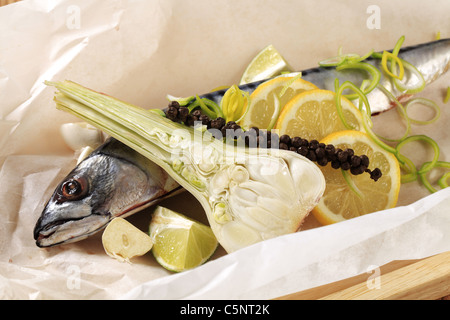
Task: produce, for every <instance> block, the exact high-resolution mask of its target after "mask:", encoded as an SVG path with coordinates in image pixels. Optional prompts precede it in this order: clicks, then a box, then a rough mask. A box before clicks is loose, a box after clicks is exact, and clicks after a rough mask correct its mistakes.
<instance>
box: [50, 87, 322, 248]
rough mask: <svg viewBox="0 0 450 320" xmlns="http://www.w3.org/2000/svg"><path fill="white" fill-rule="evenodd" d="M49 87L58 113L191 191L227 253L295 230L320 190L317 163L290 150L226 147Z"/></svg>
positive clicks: (97, 98)
mask: <svg viewBox="0 0 450 320" xmlns="http://www.w3.org/2000/svg"><path fill="white" fill-rule="evenodd" d="M47 84H48V85H52V86H54V87H56V88H57V89H58V90H59V92H57V93H56V95H55V101H56V103H57V108H59V109H61V110H65V111H68V112H70V113H72V114H74V115H76V116H78V117H80V118H81V119H83V120H85V121H87V122H89V123H91V124H93V125H94V126H96V127H98V128H99V129H102V130H103V131H105V132H106V133H108V134H110V135H111V136H113V137H115V138H116V139H118V140H120V141H121V142H123V143H124V144H126V145H128V146H130V147H131V148H133V149H135V150H136V151H138V152H140V153H142V154H143V155H144V156H146V157H147V158H149V159H150V160H151V161H153V162H155V163H156V164H158V165H159V166H160V167H162V168H163V169H164V170H165V171H166V172H167V173H168V174H169V175H171V176H172V177H173V178H174V179H175V180H176V181H177V182H178V183H179V184H180V185H181V186H183V187H184V188H185V189H186V190H187V191H189V192H190V193H192V195H194V196H195V197H196V198H197V199H198V201H199V202H200V203H201V205H202V207H203V208H204V210H205V212H206V215H207V217H208V221H209V224H210V226H211V228H212V230H213V232H214V234H215V236H216V237H217V239H218V241H219V242H220V244H221V245H222V247H223V248H224V249H225V250H226V251H227V252H232V251H235V250H238V249H240V248H242V247H245V246H248V245H251V244H253V243H256V242H258V241H261V240H265V239H269V238H273V237H276V236H279V235H283V234H286V233H291V232H295V231H297V229H298V226H299V225H300V224H301V222H302V221H303V219H304V218H305V217H306V216H307V214H308V213H309V212H310V211H311V210H312V209H313V208H314V207H315V206H316V204H317V202H318V201H319V199H320V198H321V196H322V194H323V192H324V190H325V179H324V177H323V174H322V172H321V171H320V169H319V168H318V166H316V165H315V164H314V163H313V162H311V161H309V160H308V159H306V158H305V157H302V156H301V155H299V154H297V153H295V152H290V151H286V150H279V149H271V148H268V149H262V148H261V149H260V148H246V147H244V146H239V145H237V146H235V145H230V144H226V143H223V142H222V141H219V140H218V139H215V138H214V137H213V135H212V134H211V133H210V132H209V131H205V132H202V131H201V130H195V129H194V128H190V127H186V126H183V125H181V124H179V123H175V122H172V121H170V120H169V119H167V118H164V117H161V116H160V115H158V114H157V113H155V112H150V111H148V110H145V109H142V108H139V107H136V106H133V105H131V104H128V103H125V102H122V101H119V100H117V99H115V98H113V97H111V96H108V95H104V94H101V93H98V92H95V91H92V90H90V89H87V88H85V87H83V86H81V85H78V84H76V83H74V82H70V81H63V82H47ZM197 100H199V99H197Z"/></svg>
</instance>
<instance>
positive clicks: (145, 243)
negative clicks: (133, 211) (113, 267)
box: [102, 218, 153, 262]
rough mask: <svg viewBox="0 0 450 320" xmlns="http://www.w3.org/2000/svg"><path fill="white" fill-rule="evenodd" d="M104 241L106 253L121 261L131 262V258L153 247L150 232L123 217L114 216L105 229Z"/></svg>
mask: <svg viewBox="0 0 450 320" xmlns="http://www.w3.org/2000/svg"><path fill="white" fill-rule="evenodd" d="M102 243H103V248H104V249H105V252H106V254H108V255H109V256H110V257H112V258H114V259H117V260H119V261H121V262H124V261H127V262H130V259H131V258H133V257H136V256H142V255H144V254H146V253H147V252H149V251H150V250H151V248H152V247H153V241H152V239H151V238H150V236H149V235H148V234H146V233H145V232H142V231H141V230H139V229H138V228H136V227H135V226H133V225H132V224H131V223H129V222H128V221H127V220H125V219H122V218H114V219H113V220H112V221H111V222H110V223H109V224H108V226H107V227H106V228H105V231H103V235H102Z"/></svg>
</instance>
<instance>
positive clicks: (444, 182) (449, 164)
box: [419, 161, 450, 193]
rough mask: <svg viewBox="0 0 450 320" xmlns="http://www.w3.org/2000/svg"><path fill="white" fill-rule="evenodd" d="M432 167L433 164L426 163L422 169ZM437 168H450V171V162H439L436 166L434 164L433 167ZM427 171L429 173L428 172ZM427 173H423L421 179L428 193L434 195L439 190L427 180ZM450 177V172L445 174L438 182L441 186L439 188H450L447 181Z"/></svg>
mask: <svg viewBox="0 0 450 320" xmlns="http://www.w3.org/2000/svg"><path fill="white" fill-rule="evenodd" d="M430 165H431V162H425V163H424V164H423V165H422V169H423V168H429V166H430ZM436 167H440V168H448V169H450V162H447V161H437V162H436V163H435V164H434V166H433V168H436ZM428 171H429V170H428ZM428 171H427V172H428ZM427 172H422V173H419V178H420V181H421V182H422V183H423V185H424V186H425V187H426V188H427V189H428V191H430V192H431V193H434V192H437V190H436V189H435V188H434V187H433V186H432V185H431V183H430V181H428V178H427ZM449 177H450V172H447V173H445V174H444V175H442V177H441V178H440V179H439V181H438V184H439V186H440V187H441V188H443V189H444V188H446V187H448V184H447V179H448V178H449Z"/></svg>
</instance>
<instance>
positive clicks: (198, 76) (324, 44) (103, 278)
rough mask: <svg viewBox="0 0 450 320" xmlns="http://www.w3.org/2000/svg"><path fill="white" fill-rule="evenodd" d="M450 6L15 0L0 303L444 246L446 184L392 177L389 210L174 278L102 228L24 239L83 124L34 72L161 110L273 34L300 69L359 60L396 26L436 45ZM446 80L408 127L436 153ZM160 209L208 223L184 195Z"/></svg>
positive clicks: (1, 69) (286, 270)
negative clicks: (432, 120)
mask: <svg viewBox="0 0 450 320" xmlns="http://www.w3.org/2000/svg"><path fill="white" fill-rule="evenodd" d="M449 9H450V3H449V2H448V1H447V0H442V1H437V0H436V1H431V3H430V2H426V3H425V2H423V1H395V2H391V1H384V0H383V1H382V0H375V1H358V2H355V1H339V2H333V1H324V0H322V1H288V0H286V1H272V0H270V1H262V0H259V1H258V0H248V1H235V0H231V1H230V0H228V1H225V0H219V1H213V2H211V1H199V0H196V1H181V0H180V1H176V0H172V1H169V0H164V1H156V0H152V1H143V0H142V1H139V0H138V1H126V0H123V1H119V0H113V1H111V0H109V1H94V0H90V1H87V0H86V1H69V0H58V1H30V0H25V1H21V2H20V3H16V4H12V5H8V6H6V7H2V8H0V166H1V167H0V203H1V207H0V297H1V298H3V299H86V298H87V299H90V298H95V299H115V298H155V299H170V298H177V299H181V298H192V299H212V298H220V299H233V298H234V299H270V298H275V297H279V296H282V295H285V294H288V293H292V292H297V291H300V290H304V289H308V288H312V287H315V286H318V285H322V284H326V283H330V282H334V281H337V280H340V279H344V278H347V277H351V276H354V275H357V274H361V273H364V272H366V271H367V269H368V268H369V267H370V266H373V265H377V266H381V265H383V264H385V263H388V262H390V261H393V260H404V259H419V258H424V257H427V256H430V255H433V254H436V253H440V252H445V251H448V250H450V241H449V236H450V221H449V216H450V215H449V214H450V212H449V209H448V208H449V204H450V190H447V189H446V190H442V191H440V192H438V193H436V194H433V195H429V193H428V191H426V190H425V189H424V188H423V187H421V186H420V185H419V184H418V183H411V184H405V185H403V186H402V189H401V193H400V198H399V202H398V208H395V209H392V210H387V211H383V212H378V213H374V214H371V215H367V216H364V217H361V218H358V219H353V220H350V221H346V222H343V223H339V224H336V225H332V226H326V227H320V226H319V225H318V223H317V222H316V221H314V219H313V218H312V217H309V218H308V220H307V221H306V223H305V229H307V230H304V231H301V232H298V233H296V234H291V235H286V236H283V237H279V238H276V239H272V240H270V241H265V242H262V243H259V244H257V245H254V246H252V247H248V248H245V249H243V250H240V251H238V252H235V253H233V254H229V255H225V254H224V251H223V250H222V249H221V248H219V250H218V251H217V252H216V254H215V255H214V257H213V259H212V260H211V261H209V262H208V263H206V264H205V265H203V266H201V267H199V268H197V269H195V270H192V271H189V272H185V273H181V274H172V273H171V272H169V271H166V270H164V269H163V268H162V267H160V266H159V265H158V264H157V263H156V262H155V261H154V259H153V257H152V256H151V255H146V256H143V257H140V258H137V259H135V260H134V261H133V264H127V263H119V262H117V261H115V260H113V259H111V258H110V257H108V256H107V255H106V254H105V253H104V251H103V248H102V245H101V241H100V235H96V236H93V237H92V238H89V239H87V240H84V241H81V242H79V243H74V244H69V245H65V246H60V247H54V248H49V249H39V248H38V247H36V245H35V244H34V239H33V236H32V231H33V227H34V224H35V222H36V220H37V218H38V217H39V215H40V213H41V212H42V209H43V207H44V205H45V202H46V201H47V200H48V198H49V197H50V195H51V194H52V192H53V190H54V188H55V187H56V185H57V184H58V182H59V181H60V180H61V179H62V178H63V177H64V176H65V175H66V174H67V173H68V172H69V171H70V170H71V169H72V168H73V167H74V166H75V159H74V154H73V151H71V150H70V149H69V148H68V147H67V146H66V145H65V143H64V141H63V139H62V137H61V135H60V133H59V128H60V125H61V124H63V123H66V122H73V121H78V119H76V118H74V117H72V116H70V115H68V114H66V113H64V112H61V111H57V110H56V109H55V106H54V103H53V101H52V99H53V94H54V90H53V89H52V88H48V87H46V86H45V85H44V84H43V81H44V80H64V79H70V80H73V81H76V82H78V83H81V84H83V85H85V86H87V87H90V88H92V89H95V90H98V91H102V92H106V93H108V94H111V95H113V96H115V97H117V98H120V99H123V100H126V101H129V102H131V103H134V104H136V105H140V106H143V107H161V108H163V107H165V105H166V103H167V101H166V99H165V96H166V94H172V95H175V96H189V95H192V94H202V93H205V92H208V91H210V90H211V89H212V88H216V87H218V86H222V85H230V84H233V83H237V82H238V81H239V79H240V76H241V74H242V72H243V70H244V68H245V67H246V66H247V64H248V63H249V61H250V60H251V59H252V58H253V57H254V56H255V54H256V53H257V52H259V50H261V49H262V48H264V47H265V46H267V45H268V44H273V45H274V46H275V47H276V48H277V49H278V50H279V51H280V52H281V53H282V54H283V56H284V57H285V58H286V59H287V60H288V61H289V63H290V64H291V66H292V67H293V68H295V69H296V70H302V69H306V68H310V67H313V66H316V65H317V62H318V61H319V60H322V59H324V58H327V57H331V56H333V55H335V54H336V52H337V49H338V47H339V46H340V45H342V46H343V49H344V52H357V53H360V54H364V53H366V52H368V51H369V50H370V49H375V50H377V51H379V50H383V49H391V48H392V47H393V45H394V44H395V42H396V41H397V39H398V38H399V37H400V36H401V35H405V37H406V41H405V44H404V45H405V46H406V45H413V44H418V43H422V42H428V41H431V40H433V39H434V37H435V34H436V32H438V31H439V32H440V33H441V36H442V37H449V32H450V20H449V19H448V12H449ZM374 14H375V16H374ZM377 17H378V19H379V20H378V22H379V24H377V23H375V24H374V23H373V22H374V20H373V19H374V18H377ZM449 83H450V76H449V74H446V75H445V76H444V77H442V78H440V79H439V80H438V81H436V82H435V83H433V84H432V85H431V86H429V87H428V88H426V89H425V90H424V91H423V92H421V93H420V96H423V97H428V98H431V99H433V100H435V101H437V102H438V103H439V105H440V106H441V109H442V114H441V118H440V119H439V121H438V122H436V124H435V125H433V126H426V127H421V126H413V133H414V134H427V135H429V136H430V137H432V138H433V139H435V140H436V141H437V142H438V143H439V145H440V147H441V155H440V159H441V160H446V161H448V160H449V159H448V155H449V154H450V144H449V142H448V141H449V140H448V133H447V132H448V130H447V128H446V127H447V124H448V123H449V121H450V118H449V116H450V111H449V110H450V108H449V106H448V104H447V105H445V104H443V103H442V99H443V96H444V94H445V90H446V88H447V86H448V85H449ZM398 123H399V119H398V117H397V115H396V113H395V112H388V113H386V114H383V115H381V116H379V117H377V118H376V119H375V126H376V128H377V130H379V132H380V134H382V135H384V136H386V135H390V134H391V135H393V136H395V135H397V136H398V133H399V132H400V133H401V126H399V125H398ZM428 151H429V150H428ZM414 156H415V157H416V158H424V159H427V157H430V153H429V152H428V153H427V152H423V153H421V152H416V154H415V155H414ZM174 199H175V200H174ZM163 205H165V206H167V207H170V208H172V209H175V210H179V211H182V212H184V213H187V214H189V215H192V216H193V217H195V218H197V219H199V220H202V219H203V221H206V219H205V217H204V213H203V211H202V209H201V207H200V206H199V204H198V203H197V202H196V200H195V199H193V198H192V197H191V196H190V195H189V194H187V193H184V194H181V195H179V196H177V198H172V199H169V200H166V201H165V202H164V203H163ZM150 215H151V208H149V209H148V210H144V211H143V212H140V213H138V214H136V215H135V216H132V217H130V221H132V222H133V223H134V224H135V225H137V226H139V227H141V228H142V229H143V230H145V229H146V228H147V227H148V223H149V221H150Z"/></svg>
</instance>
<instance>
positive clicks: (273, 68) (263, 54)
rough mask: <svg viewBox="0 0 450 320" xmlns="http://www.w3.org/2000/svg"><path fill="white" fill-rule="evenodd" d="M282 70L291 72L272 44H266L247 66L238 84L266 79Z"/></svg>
mask: <svg viewBox="0 0 450 320" xmlns="http://www.w3.org/2000/svg"><path fill="white" fill-rule="evenodd" d="M284 71H287V72H292V68H291V67H290V66H289V64H288V63H287V62H286V60H285V59H284V58H283V57H282V56H281V54H280V53H279V52H278V50H277V49H275V48H274V46H273V45H268V46H267V47H265V48H264V49H263V50H261V51H260V52H259V53H258V54H257V55H256V57H254V58H253V60H252V61H251V62H250V64H249V65H248V66H247V69H245V71H244V74H243V75H242V78H241V81H240V84H245V83H249V82H254V81H258V80H264V79H268V78H271V77H274V76H276V75H279V74H280V73H281V72H284Z"/></svg>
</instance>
